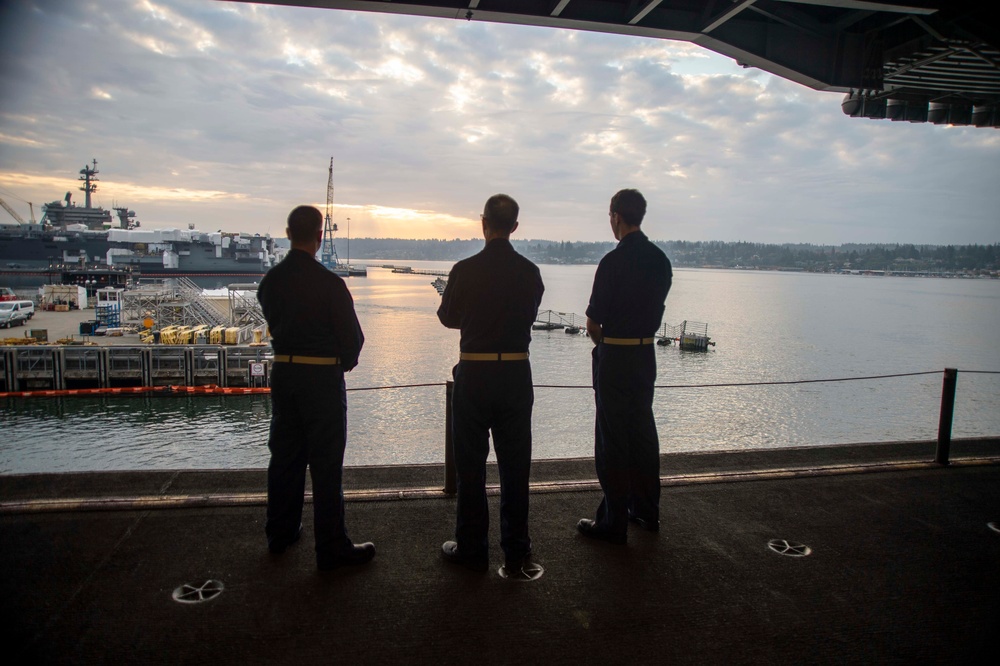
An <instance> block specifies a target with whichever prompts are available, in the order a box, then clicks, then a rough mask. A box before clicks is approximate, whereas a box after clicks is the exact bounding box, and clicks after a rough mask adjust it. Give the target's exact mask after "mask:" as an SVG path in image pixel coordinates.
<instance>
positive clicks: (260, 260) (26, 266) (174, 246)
mask: <svg viewBox="0 0 1000 666" xmlns="http://www.w3.org/2000/svg"><path fill="white" fill-rule="evenodd" d="M98 173H99V172H98V170H97V160H93V162H92V164H91V165H87V166H84V168H83V169H81V170H80V178H79V180H80V181H81V183H82V184H81V186H80V190H81V191H82V192H83V193H84V196H85V199H84V205H83V206H79V205H77V204H76V203H75V202H74V201H73V198H72V193H71V192H67V193H66V195H65V197H63V198H62V199H58V200H55V201H52V202H49V203H46V204H43V205H42V211H43V214H42V218H41V220H39V221H38V223H34V222H32V223H22V222H21V221H19V220H12V221H11V222H6V221H3V222H0V276H2V277H0V281H3V282H14V283H18V282H20V283H22V284H26V283H27V282H26V281H24V280H18V279H17V278H18V277H22V278H27V277H30V276H35V277H37V276H43V277H44V276H46V275H47V276H48V277H49V278H50V279H51V278H52V277H53V276H54V275H59V274H61V275H62V276H64V277H65V276H66V274H67V273H70V274H72V273H74V272H78V273H82V272H88V273H93V272H94V271H110V272H121V273H128V274H129V275H131V276H134V277H200V276H232V277H234V278H241V279H250V278H259V277H261V276H263V275H264V273H266V272H267V270H268V269H269V268H270V267H271V266H272V265H274V263H275V262H276V261H277V259H278V257H277V256H276V255H277V254H280V249H277V248H276V247H275V243H274V239H272V238H271V236H270V235H269V234H268V235H263V236H262V235H260V234H245V233H230V232H222V231H216V232H202V231H198V230H196V229H195V228H194V225H190V224H189V225H188V227H187V228H186V229H143V228H141V225H140V223H139V221H138V220H137V219H136V214H135V211H132V210H129V209H128V208H126V207H118V206H116V207H114V213H115V214H114V215H112V211H111V210H108V209H105V208H102V207H100V206H95V205H93V201H92V195H93V194H94V193H95V192H96V191H97V187H98V185H97V183H98V178H97V174H98Z"/></svg>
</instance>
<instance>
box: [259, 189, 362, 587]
mask: <svg viewBox="0 0 1000 666" xmlns="http://www.w3.org/2000/svg"><path fill="white" fill-rule="evenodd" d="M286 232H287V234H288V238H289V239H290V240H291V241H292V249H291V250H290V251H289V252H288V254H287V255H286V256H285V258H284V259H282V260H281V262H280V263H279V264H278V265H277V266H275V267H273V268H272V269H271V270H269V271H268V272H267V274H266V275H265V276H264V278H263V279H262V280H261V281H260V286H259V287H258V289H257V299H258V300H259V301H260V304H261V307H262V309H263V312H264V318H265V319H267V324H268V328H269V329H270V331H271V337H272V346H273V347H274V364H273V366H272V369H271V405H272V407H271V433H270V438H269V439H268V443H267V445H268V448H269V449H270V450H271V462H270V464H269V466H268V468H267V525H266V526H265V532H266V534H267V541H268V548H269V549H270V551H271V552H272V553H274V554H280V553H282V552H284V551H285V549H286V548H287V547H288V546H290V545H291V544H293V543H295V542H296V541H298V540H299V536H300V534H301V532H302V523H301V520H302V503H303V499H304V491H305V483H306V467H307V466H308V468H309V473H310V475H311V476H312V484H313V516H314V518H315V524H314V531H315V537H316V563H317V566H318V568H319V569H321V570H327V569H334V568H337V567H339V566H343V565H354V564H364V563H366V562H368V561H370V560H371V559H372V558H373V557H374V556H375V546H374V545H373V544H371V543H363V544H359V545H355V544H354V543H352V542H351V540H350V538H349V537H348V536H347V529H346V528H345V526H344V492H343V485H342V481H343V472H344V449H345V447H346V446H347V394H346V393H345V391H346V388H345V384H344V373H345V372H350V371H351V370H352V369H353V368H354V367H355V366H356V365H357V364H358V355H359V354H360V353H361V347H362V345H364V342H365V337H364V334H362V332H361V326H360V325H359V323H358V317H357V315H356V314H355V312H354V300H353V299H352V298H351V293H350V292H349V291H348V290H347V285H346V284H344V281H343V280H342V279H341V278H340V277H338V276H336V275H334V274H333V273H332V272H331V271H330V270H328V269H327V268H326V267H325V266H323V264H321V263H319V262H318V261H316V257H315V255H316V252H317V251H318V250H319V248H320V247H321V245H322V242H323V215H322V214H321V213H320V212H319V210H318V209H316V208H315V207H313V206H299V207H298V208H296V209H295V210H293V211H292V212H291V214H289V216H288V228H287V231H286Z"/></svg>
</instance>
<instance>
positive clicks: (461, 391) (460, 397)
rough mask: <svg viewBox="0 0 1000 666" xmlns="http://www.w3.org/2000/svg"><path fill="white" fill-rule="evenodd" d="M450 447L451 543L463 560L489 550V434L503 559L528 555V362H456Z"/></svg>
mask: <svg viewBox="0 0 1000 666" xmlns="http://www.w3.org/2000/svg"><path fill="white" fill-rule="evenodd" d="M452 376H453V377H454V378H455V386H454V390H453V393H452V417H453V424H454V428H453V439H452V441H453V444H454V448H455V469H456V472H457V477H458V510H457V524H456V528H455V541H456V542H457V543H458V549H459V551H460V552H461V553H463V554H465V555H467V556H468V557H473V558H475V557H484V556H485V555H486V553H487V551H488V548H489V542H488V532H489V526H490V515H489V508H488V506H487V503H486V458H487V456H488V455H489V451H490V443H489V437H490V433H491V432H492V434H493V448H494V451H495V452H496V456H497V466H498V467H499V470H500V546H501V548H502V549H503V552H504V556H505V557H506V559H508V560H514V559H519V558H522V557H524V556H526V555H528V554H530V553H531V539H530V538H529V536H528V478H529V476H530V473H531V410H532V407H533V405H534V402H535V394H534V390H533V389H532V386H531V364H530V363H529V362H528V361H526V360H525V361H459V363H458V365H456V366H455V368H454V370H453V371H452Z"/></svg>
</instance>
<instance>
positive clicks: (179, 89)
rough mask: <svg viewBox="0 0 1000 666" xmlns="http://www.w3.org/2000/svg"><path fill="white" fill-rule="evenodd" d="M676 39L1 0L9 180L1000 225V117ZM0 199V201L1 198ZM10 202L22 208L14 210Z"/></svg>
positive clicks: (852, 229)
mask: <svg viewBox="0 0 1000 666" xmlns="http://www.w3.org/2000/svg"><path fill="white" fill-rule="evenodd" d="M841 97H842V95H840V94H832V93H819V92H815V91H812V90H810V89H807V88H804V87H802V86H799V85H797V84H794V83H791V82H788V81H785V80H783V79H780V78H776V77H773V76H771V75H769V74H766V73H764V72H761V71H759V70H753V69H742V68H740V67H738V66H737V65H736V64H735V62H733V61H732V60H729V59H728V58H724V57H722V56H718V55H716V54H713V53H711V52H709V51H705V50H703V49H700V48H698V47H694V46H692V45H690V44H686V43H682V42H669V41H658V40H652V39H645V38H633V37H623V36H615V35H603V34H593V33H585V32H572V31H565V30H554V29H549V28H531V27H520V26H507V25H496V24H487V23H480V22H467V21H456V20H443V19H425V18H414V17H406V16H394V15H388V14H372V13H362V12H357V13H355V12H344V11H336V10H316V9H302V8H289V7H272V6H266V5H246V4H240V3H226V2H218V1H216V0H89V1H85V0H35V1H30V0H5V1H4V2H0V197H2V198H3V199H4V200H5V201H6V202H7V203H8V204H10V205H11V206H12V207H14V208H15V209H16V210H17V211H18V212H19V213H20V214H21V215H22V216H23V217H25V218H27V217H28V205H27V203H26V202H27V201H31V202H33V203H34V204H35V215H36V217H39V216H40V213H41V204H42V203H43V202H47V201H53V200H56V199H60V198H62V197H63V196H64V194H65V192H67V191H70V190H72V191H73V192H74V200H76V201H79V202H81V203H82V200H83V198H82V197H83V194H82V193H81V192H79V191H77V190H76V188H77V187H78V185H79V183H77V182H76V178H77V176H78V172H79V170H80V169H81V168H82V167H83V166H84V164H86V163H88V162H90V160H91V159H94V158H96V159H97V161H98V169H99V170H100V175H99V178H100V183H99V186H100V189H99V191H98V193H97V195H96V197H97V199H96V200H97V202H98V203H99V204H101V205H103V206H105V207H109V208H110V207H111V206H112V205H126V206H128V207H130V208H132V209H134V210H135V211H136V212H137V213H138V219H139V220H141V221H142V224H143V226H144V227H151V228H155V227H183V226H186V225H187V224H188V223H193V224H194V225H195V226H196V228H198V229H201V230H206V231H209V230H216V229H222V230H225V231H246V232H255V233H268V232H269V233H271V234H273V235H281V234H283V229H284V218H285V216H286V214H287V212H288V210H290V209H291V208H292V207H293V206H294V205H296V204H299V203H314V204H316V205H318V206H320V207H321V208H322V207H323V206H324V205H325V202H326V183H327V170H328V167H329V163H330V158H331V157H332V158H333V159H334V185H335V196H334V200H335V209H334V221H336V222H338V224H339V225H340V227H341V230H340V235H341V236H343V235H344V234H345V232H346V221H347V218H350V220H351V223H350V224H351V231H350V233H351V236H352V237H364V236H367V237H403V238H472V237H476V236H478V235H479V228H478V225H479V222H478V220H479V213H480V212H481V210H482V205H483V202H484V201H485V199H486V198H487V197H488V196H489V195H491V194H493V193H496V192H506V193H508V194H510V195H512V196H513V197H515V198H516V199H517V200H518V201H519V203H520V204H521V228H520V229H519V230H518V235H519V236H520V237H521V238H537V239H550V240H609V239H610V231H609V230H608V228H607V202H608V199H609V198H610V196H611V194H613V193H614V192H615V191H616V190H618V189H620V188H622V187H637V188H639V189H640V190H642V191H643V193H644V194H645V195H646V197H647V199H648V200H649V211H650V212H649V214H648V216H647V221H646V225H645V226H646V229H647V233H649V235H650V236H652V237H653V238H657V239H663V240H725V241H735V240H747V241H756V242H767V243H782V242H814V243H833V244H840V243H848V242H903V243H907V242H909V243H930V244H951V243H977V242H978V243H996V242H1000V187H998V183H1000V178H998V174H1000V130H996V129H976V128H955V127H938V126H934V125H929V124H919V125H917V124H910V123H892V122H889V121H875V120H864V119H852V118H848V117H847V116H845V115H843V113H842V112H841V110H840V100H841ZM0 215H2V216H4V217H6V213H5V212H3V211H2V210H0ZM3 221H4V222H9V221H10V220H9V219H5V220H3Z"/></svg>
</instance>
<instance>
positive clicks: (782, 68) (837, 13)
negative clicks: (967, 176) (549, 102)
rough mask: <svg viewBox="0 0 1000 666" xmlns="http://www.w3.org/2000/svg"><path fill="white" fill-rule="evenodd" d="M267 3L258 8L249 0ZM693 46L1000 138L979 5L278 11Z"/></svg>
mask: <svg viewBox="0 0 1000 666" xmlns="http://www.w3.org/2000/svg"><path fill="white" fill-rule="evenodd" d="M243 1H245V2H258V1H259V0H243ZM266 4H277V5H290V6H302V7H320V8H329V9H350V10H358V11H372V12H385V13H396V14H411V15H419V16H433V17H439V18H453V19H458V20H469V21H490V22H495V23H514V24H521V25H537V26H549V27H555V28H569V29H575V30H590V31H597V32H608V33H617V34H625V35H637V36H643V37H653V38H660V39H670V40H679V41H686V42H691V43H694V44H697V45H699V46H702V47H705V48H707V49H709V50H712V51H715V52H717V53H720V54H722V55H725V56H728V57H730V58H733V59H734V60H736V61H737V62H738V63H740V64H741V65H743V66H746V67H757V68H759V69H762V70H764V71H767V72H770V73H772V74H775V75H777V76H781V77H783V78H786V79H789V80H791V81H795V82H798V83H800V84H802V85H805V86H808V87H810V88H813V89H815V90H821V91H829V92H841V93H844V94H845V96H844V98H843V101H842V108H843V110H844V112H845V113H847V114H848V115H850V116H854V117H866V118H879V119H889V120H896V121H909V122H931V123H936V124H952V125H975V126H977V127H1000V29H998V28H1000V21H998V19H997V14H1000V12H996V11H995V10H996V7H995V3H994V2H981V1H976V0H955V1H950V0H910V1H909V2H900V1H898V0H877V1H869V0H798V1H791V0H648V1H645V2H641V1H636V0H397V1H393V0H269V1H268V2H267V3H266Z"/></svg>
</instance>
